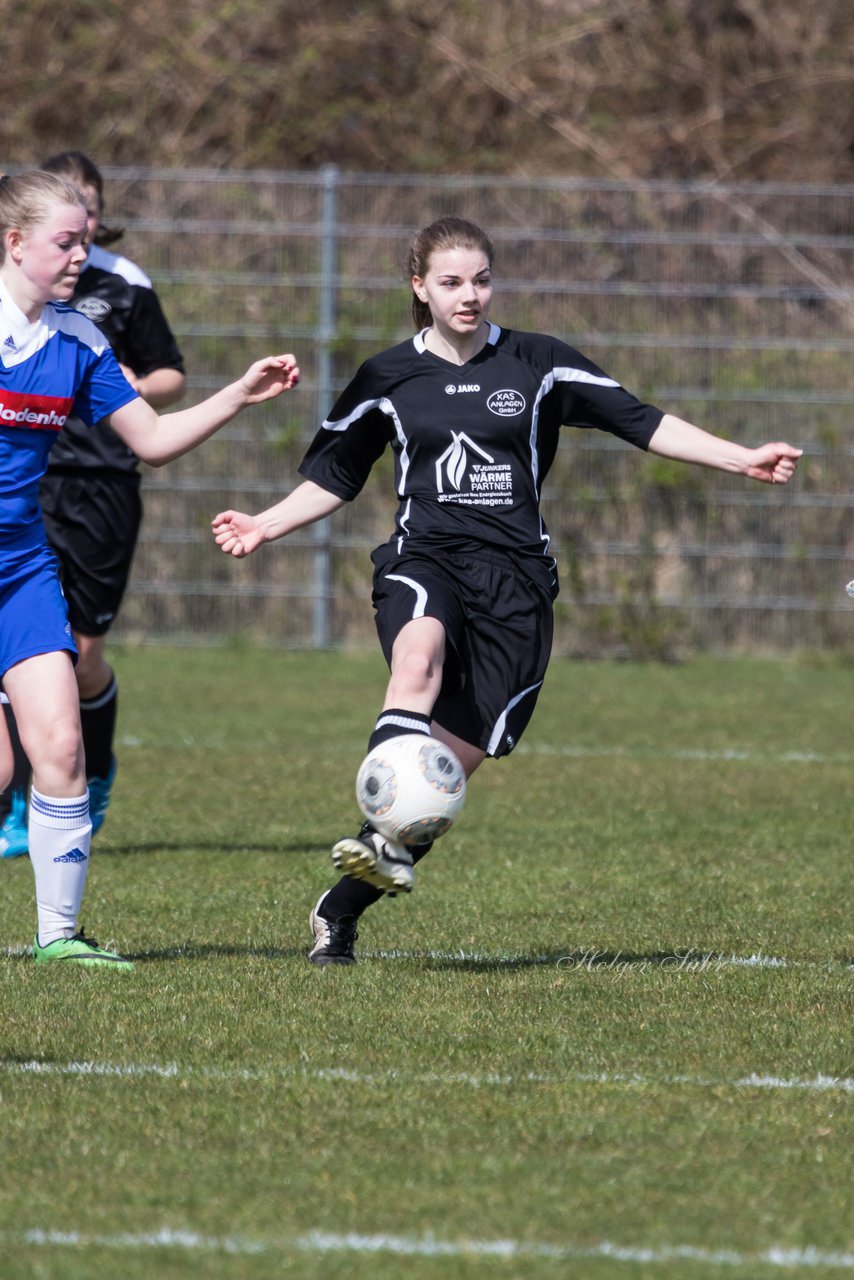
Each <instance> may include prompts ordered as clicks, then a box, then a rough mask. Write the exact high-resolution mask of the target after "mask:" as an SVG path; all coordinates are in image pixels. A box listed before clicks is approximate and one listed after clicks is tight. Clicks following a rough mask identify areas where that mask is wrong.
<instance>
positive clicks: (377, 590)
mask: <svg viewBox="0 0 854 1280" xmlns="http://www.w3.org/2000/svg"><path fill="white" fill-rule="evenodd" d="M492 258H493V253H492V246H491V244H490V242H489V239H488V238H487V236H486V235H485V233H484V232H483V231H482V230H481V229H480V228H479V227H477V226H475V225H474V224H472V223H470V222H466V221H465V220H462V219H458V218H443V219H440V220H439V221H438V222H435V223H433V224H431V225H430V226H429V227H427V228H425V229H424V230H423V231H421V232H420V233H419V234H418V235H417V236H416V237H415V239H414V240H413V242H412V245H411V249H410V256H409V275H410V278H411V282H412V290H413V318H414V320H415V324H416V327H417V329H418V332H417V334H416V336H415V337H414V338H412V339H410V340H409V341H407V342H404V343H401V344H399V345H398V346H395V347H392V348H391V349H390V350H388V351H385V352H383V353H381V354H380V355H377V356H374V357H373V358H371V359H369V360H368V361H367V362H366V363H365V364H364V365H363V366H362V367H361V368H360V369H359V371H358V372H357V374H356V376H355V377H354V378H353V380H352V382H351V383H350V385H349V386H348V387H347V388H346V390H345V391H344V392H343V393H342V395H341V396H340V397H339V399H338V401H337V403H336V404H335V406H334V408H333V409H332V412H331V414H330V415H329V418H328V419H327V421H325V422H324V423H323V425H322V426H321V428H320V430H319V431H318V433H317V435H316V437H315V439H314V441H313V443H312V444H311V446H310V448H309V450H308V453H307V454H306V457H305V458H304V460H303V462H302V464H301V466H300V472H301V474H302V475H303V476H304V477H305V478H306V479H305V482H304V483H303V484H301V485H300V486H298V487H297V488H296V489H295V490H294V491H293V492H292V493H291V494H289V495H288V497H286V498H285V499H284V500H283V501H282V502H280V503H278V504H277V505H276V506H274V507H272V508H270V510H268V511H265V512H263V513H262V514H261V515H258V516H254V517H252V516H247V515H244V514H242V513H239V512H235V511H225V512H222V513H221V514H220V515H218V516H216V517H215V519H214V521H213V529H214V535H215V537H216V541H217V542H218V543H219V545H220V547H221V548H222V550H223V551H224V552H227V553H229V554H231V555H233V556H245V555H248V554H249V553H250V552H252V551H254V550H255V549H256V548H257V547H258V546H260V545H261V544H262V543H263V542H269V541H272V540H273V539H275V538H281V537H283V536H284V535H286V534H288V533H291V532H293V530H295V529H299V528H301V527H302V526H303V525H306V524H309V523H310V522H312V521H314V520H319V519H321V518H322V517H324V516H328V515H330V514H331V513H332V512H333V511H335V510H337V509H338V508H339V507H341V506H342V505H343V504H344V503H345V502H349V501H351V500H352V499H353V498H355V497H356V495H357V494H358V493H359V491H360V489H361V488H362V486H363V485H364V483H365V480H366V478H367V476H368V474H369V472H370V470H371V467H372V465H373V463H374V462H375V461H376V460H377V458H378V457H379V456H380V454H381V453H382V452H383V450H384V449H385V448H386V446H387V445H391V448H392V450H393V452H394V456H395V480H396V488H397V494H398V497H399V499H400V505H399V507H398V511H397V517H396V527H395V531H394V534H393V535H392V537H391V538H390V539H389V541H388V542H387V543H385V544H384V545H383V546H381V547H378V548H377V550H376V551H375V552H374V553H373V562H374V567H375V573H374V593H373V601H374V608H375V610H376V624H377V630H378V633H379V638H380V643H381V645H382V648H383V652H384V654H385V657H386V660H387V661H388V664H389V667H390V671H391V676H390V680H389V683H388V688H387V692H386V698H385V702H384V706H383V709H382V712H381V714H380V717H379V719H378V720H377V722H376V726H375V729H374V732H373V734H372V735H371V737H370V740H369V744H368V749H369V750H371V749H373V748H374V747H376V746H377V745H379V743H380V742H383V741H384V740H386V739H387V738H390V737H393V736H396V735H398V734H401V733H423V734H427V733H432V734H433V735H434V736H435V737H437V738H440V739H441V740H443V741H444V742H446V743H448V744H449V745H450V746H451V747H453V749H454V750H455V752H456V753H457V755H458V756H459V758H460V760H461V761H462V764H463V766H464V768H465V771H466V774H467V775H468V776H471V774H472V773H473V772H474V771H475V769H477V767H478V766H479V765H480V763H481V762H482V761H483V759H484V758H485V757H486V756H487V755H488V756H502V755H506V754H507V753H508V752H510V751H511V750H512V749H513V747H514V746H515V745H516V744H517V743H518V741H519V739H520V737H521V735H522V733H523V732H524V729H525V727H526V725H527V724H528V721H529V720H530V718H531V715H532V713H533V710H534V705H535V703H536V700H537V696H538V694H539V691H540V688H541V686H542V683H543V679H544V676H545V672H546V666H547V664H548V660H549V653H550V648H551V639H552V605H553V601H554V598H555V596H556V595H557V576H556V568H555V562H554V560H553V558H552V557H551V555H550V554H549V536H548V533H547V531H546V529H545V526H544V524H543V520H542V517H541V515H540V511H539V501H540V493H541V489H542V484H543V481H544V480H545V477H546V475H547V473H548V470H549V467H550V466H551V463H552V461H553V459H554V455H555V451H556V449H557V445H558V438H559V432H560V428H561V426H562V425H564V424H567V425H571V426H575V427H597V428H599V429H601V430H604V431H609V432H612V433H613V434H615V435H617V436H619V437H620V438H621V439H623V440H627V441H629V442H630V443H631V444H634V445H636V446H638V447H639V448H641V449H647V450H649V451H650V452H651V453H656V454H660V455H662V456H664V457H668V458H675V459H678V460H679V461H682V462H693V463H699V464H701V465H703V466H707V467H715V468H717V469H718V470H721V471H732V472H737V473H739V474H741V475H746V476H750V477H752V478H753V479H755V480H764V481H767V482H769V483H778V484H785V483H786V482H787V481H788V480H789V479H790V478H791V476H792V475H793V473H794V470H795V466H796V464H797V459H798V457H799V456H800V453H801V451H800V450H799V449H794V448H792V447H791V446H790V445H787V444H766V445H763V446H761V447H760V448H757V449H747V448H743V447H742V446H741V445H737V444H731V443H729V442H728V441H726V440H722V439H720V438H719V437H717V436H713V435H709V434H708V433H707V432H705V431H702V430H700V429H699V428H698V427H695V426H692V425H691V424H690V423H688V422H684V421H682V420H681V419H679V418H676V417H674V416H673V415H671V414H667V413H664V412H663V411H662V410H660V409H656V408H654V407H653V406H652V405H648V404H642V403H641V402H640V401H639V400H636V399H635V397H634V396H632V395H630V394H629V392H628V391H626V390H624V389H623V387H621V386H620V385H619V383H617V382H615V381H614V379H613V378H610V377H608V376H607V374H605V373H603V371H602V370H601V369H599V368H598V367H597V366H596V365H595V364H593V363H592V362H591V361H590V360H588V359H587V358H586V357H585V356H583V355H581V354H580V353H579V352H578V351H574V350H573V349H572V348H571V347H568V346H567V345H566V344H565V343H563V342H560V341H559V340H558V339H556V338H551V337H547V336H545V335H543V334H537V333H517V332H514V331H512V330H508V329H501V328H499V327H498V326H497V325H495V324H492V323H491V322H490V321H489V319H488V313H489V308H490V303H491V300H492V288H493V278H492ZM429 847H430V846H429V845H423V846H420V847H419V846H411V847H409V848H405V847H403V846H400V845H395V844H393V843H392V842H391V841H389V840H387V839H385V838H383V837H381V836H380V835H379V834H378V833H377V832H375V831H374V830H373V828H372V827H371V826H370V825H369V824H365V825H364V826H363V827H362V830H361V831H360V832H359V835H358V836H356V837H354V838H352V839H346V840H341V841H339V842H338V844H336V845H335V847H334V849H333V861H334V862H335V864H336V866H338V867H339V869H340V870H341V871H343V872H344V875H343V877H342V879H341V880H340V881H339V882H338V884H336V885H335V886H334V887H333V888H332V889H330V890H329V891H328V892H327V893H325V894H324V895H323V896H322V897H321V899H320V901H319V902H318V903H317V905H316V906H315V908H314V910H313V912H312V914H311V924H312V929H313V931H314V939H315V942H314V947H313V949H312V951H311V954H310V959H311V960H312V961H313V963H315V964H352V963H353V961H354V960H355V952H354V947H353V944H354V941H355V938H356V923H357V921H358V919H359V916H360V915H361V914H362V912H363V911H364V910H365V908H366V907H368V906H370V905H371V903H373V902H376V901H377V900H378V899H379V898H380V897H381V896H382V895H383V893H396V892H401V891H403V892H406V891H408V890H409V889H411V887H412V882H413V875H412V866H413V864H414V863H415V862H417V861H418V859H419V858H420V857H423V856H424V854H425V853H426V852H427V851H428V850H429Z"/></svg>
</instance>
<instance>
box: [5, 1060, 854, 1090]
mask: <svg viewBox="0 0 854 1280" xmlns="http://www.w3.org/2000/svg"><path fill="white" fill-rule="evenodd" d="M0 1075H23V1076H52V1077H55V1076H74V1077H80V1076H92V1077H101V1078H103V1077H108V1078H112V1079H120V1080H139V1079H146V1078H154V1079H162V1080H180V1081H194V1080H198V1081H199V1082H200V1083H203V1084H204V1083H214V1084H220V1083H226V1084H244V1083H247V1082H248V1083H259V1084H273V1083H281V1082H282V1081H286V1080H297V1081H300V1080H304V1081H327V1080H340V1081H344V1082H349V1083H351V1084H358V1085H360V1086H365V1085H369V1086H372V1087H377V1088H380V1087H385V1086H388V1085H389V1084H392V1083H398V1084H400V1083H404V1084H407V1085H437V1086H440V1087H443V1086H447V1085H462V1086H465V1087H467V1088H471V1089H504V1088H513V1087H518V1086H526V1085H542V1086H546V1087H565V1086H574V1085H599V1086H602V1085H611V1086H615V1087H621V1088H625V1087H629V1088H649V1087H653V1088H654V1087H658V1088H675V1087H681V1088H689V1089H733V1090H736V1091H739V1090H749V1091H756V1090H761V1089H766V1090H770V1091H790V1092H795V1093H843V1094H845V1093H854V1078H850V1077H845V1076H829V1075H816V1076H809V1077H805V1078H800V1077H797V1076H789V1077H787V1076H774V1075H763V1074H760V1073H759V1072H751V1073H749V1074H748V1075H744V1076H733V1077H731V1078H729V1079H727V1078H726V1077H722V1076H717V1077H706V1076H695V1075H670V1076H667V1075H665V1076H647V1075H642V1074H640V1073H638V1072H621V1071H569V1072H564V1073H560V1074H557V1073H553V1074H549V1073H547V1072H537V1071H519V1072H512V1071H510V1072H503V1071H495V1072H492V1071H488V1072H465V1071H423V1072H414V1071H358V1070H354V1069H352V1068H350V1067H307V1066H305V1065H296V1064H295V1065H293V1066H282V1067H234V1068H231V1069H229V1068H225V1067H192V1066H186V1065H183V1066H182V1065H181V1064H180V1063H177V1062H166V1063H157V1062H130V1063H121V1062H115V1063H114V1062H64V1063H63V1062H40V1061H38V1060H35V1059H34V1060H32V1061H30V1062H16V1061H13V1060H11V1059H8V1058H6V1059H0Z"/></svg>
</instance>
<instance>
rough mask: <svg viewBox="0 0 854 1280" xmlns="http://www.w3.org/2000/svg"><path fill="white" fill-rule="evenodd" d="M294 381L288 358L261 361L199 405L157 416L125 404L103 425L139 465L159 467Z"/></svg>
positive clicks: (140, 405) (139, 403)
mask: <svg viewBox="0 0 854 1280" xmlns="http://www.w3.org/2000/svg"><path fill="white" fill-rule="evenodd" d="M298 382H299V368H298V366H297V362H296V358H295V357H294V356H292V355H282V356H265V357H264V358H263V359H262V360H256V361H255V363H254V364H253V365H250V367H249V368H248V369H247V370H246V372H245V373H244V375H243V377H242V378H238V380H237V382H232V383H231V384H230V385H229V386H227V387H223V388H222V390H221V391H217V392H216V393H215V394H214V395H212V396H210V397H209V398H208V399H207V400H203V401H202V403H201V404H195V405H192V406H191V407H190V408H189V409H180V410H179V411H178V412H177V413H169V414H163V415H162V416H158V414H156V413H155V411H154V410H153V409H152V407H151V405H149V404H146V402H145V401H144V400H143V399H138V400H131V402H130V404H126V405H123V406H122V408H121V409H117V410H116V411H115V413H113V414H111V415H110V418H109V423H110V426H111V427H112V428H113V430H114V431H115V432H116V434H117V435H119V436H121V438H122V440H124V442H125V444H126V445H128V446H129V447H130V448H131V449H133V451H134V453H135V454H137V456H138V457H140V458H142V460H143V462H147V463H149V464H150V465H151V466H153V467H162V466H163V464H164V462H171V461H172V459H173V458H180V457H181V455H182V454H184V453H189V452H190V450H191V449H195V447H196V445H199V444H201V443H202V441H203V440H207V439H208V438H209V437H210V436H212V435H214V433H215V432H217V431H219V429H220V427H224V426H225V424H226V423H227V422H231V420H232V418H235V417H236V416H237V414H238V413H240V412H241V410H243V409H246V408H248V406H249V405H252V404H261V403H263V401H265V400H272V399H274V397H276V396H278V395H281V394H282V392H283V391H288V390H290V388H291V387H295V386H296V384H297V383H298Z"/></svg>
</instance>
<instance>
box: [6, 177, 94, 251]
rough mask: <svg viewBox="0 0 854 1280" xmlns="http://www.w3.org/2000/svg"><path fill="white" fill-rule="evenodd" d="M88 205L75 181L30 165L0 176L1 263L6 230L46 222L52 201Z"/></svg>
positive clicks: (54, 203) (19, 228)
mask: <svg viewBox="0 0 854 1280" xmlns="http://www.w3.org/2000/svg"><path fill="white" fill-rule="evenodd" d="M57 204H68V205H78V206H79V207H80V208H81V209H83V210H85V208H86V205H85V204H84V202H83V198H82V196H81V195H80V192H79V191H78V190H77V188H76V187H75V185H74V183H73V182H69V181H68V180H67V179H66V178H59V177H57V176H56V175H55V174H53V173H43V172H42V171H41V170H40V169H31V170H29V171H28V172H27V173H18V174H15V175H13V176H12V177H9V176H8V175H7V174H4V175H3V177H2V178H0V263H1V262H3V261H4V260H5V257H6V232H7V231H29V230H30V229H31V228H32V227H36V226H38V224H39V223H40V222H44V220H45V218H46V217H47V213H48V210H49V209H50V207H51V206H52V205H57Z"/></svg>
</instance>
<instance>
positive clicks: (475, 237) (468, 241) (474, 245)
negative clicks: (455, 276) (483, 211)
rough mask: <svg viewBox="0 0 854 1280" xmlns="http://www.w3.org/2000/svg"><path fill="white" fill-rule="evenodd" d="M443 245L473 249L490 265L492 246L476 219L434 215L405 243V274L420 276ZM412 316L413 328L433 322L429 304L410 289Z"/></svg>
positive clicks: (443, 247)
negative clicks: (431, 219) (426, 225)
mask: <svg viewBox="0 0 854 1280" xmlns="http://www.w3.org/2000/svg"><path fill="white" fill-rule="evenodd" d="M447 249H474V250H477V251H480V252H481V253H483V254H485V256H486V259H487V261H488V262H489V265H490V267H491V266H492V258H493V248H492V241H491V240H490V238H489V236H488V235H487V234H486V232H485V231H483V230H482V229H481V228H480V227H479V226H478V225H477V223H476V222H469V221H468V220H467V219H466V218H454V217H450V216H449V217H446V218H437V219H436V221H435V222H431V223H430V225H429V227H423V228H422V229H421V231H419V232H417V233H416V235H414V236H413V238H412V242H411V244H410V246H409V255H408V257H407V260H406V266H407V278H408V279H409V280H411V279H412V277H413V276H418V278H419V279H420V280H423V279H424V277H425V276H426V274H427V271H428V270H429V267H430V258H431V257H432V255H433V254H434V253H441V252H443V251H444V250H447ZM412 319H413V320H414V321H415V328H416V329H418V330H421V329H424V328H426V326H427V325H430V324H432V323H433V317H432V315H431V313H430V308H429V306H428V305H427V303H426V302H422V301H421V299H420V298H419V297H418V295H417V294H416V292H415V290H414V289H413V291H412Z"/></svg>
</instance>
